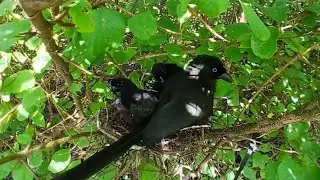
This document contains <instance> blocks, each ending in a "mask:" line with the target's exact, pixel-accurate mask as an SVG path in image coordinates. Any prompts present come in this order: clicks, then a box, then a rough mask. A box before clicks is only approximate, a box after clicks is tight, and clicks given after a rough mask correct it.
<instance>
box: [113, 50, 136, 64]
mask: <svg viewBox="0 0 320 180" xmlns="http://www.w3.org/2000/svg"><path fill="white" fill-rule="evenodd" d="M136 53H137V51H136V50H134V49H126V50H115V51H114V52H113V53H112V57H113V58H114V59H115V60H116V62H117V63H118V64H125V63H127V62H129V61H130V60H131V58H132V57H133V56H134V55H135V54H136Z"/></svg>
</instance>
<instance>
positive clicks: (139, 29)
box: [128, 11, 157, 40]
mask: <svg viewBox="0 0 320 180" xmlns="http://www.w3.org/2000/svg"><path fill="white" fill-rule="evenodd" d="M128 25H129V28H130V31H131V32H132V33H133V34H134V35H135V36H136V37H137V38H139V39H142V40H147V39H149V38H150V37H152V36H153V35H155V34H156V32H157V22H156V20H155V18H154V17H153V15H152V14H151V12H149V11H146V12H141V13H139V14H137V15H135V16H133V17H131V18H130V19H129V20H128Z"/></svg>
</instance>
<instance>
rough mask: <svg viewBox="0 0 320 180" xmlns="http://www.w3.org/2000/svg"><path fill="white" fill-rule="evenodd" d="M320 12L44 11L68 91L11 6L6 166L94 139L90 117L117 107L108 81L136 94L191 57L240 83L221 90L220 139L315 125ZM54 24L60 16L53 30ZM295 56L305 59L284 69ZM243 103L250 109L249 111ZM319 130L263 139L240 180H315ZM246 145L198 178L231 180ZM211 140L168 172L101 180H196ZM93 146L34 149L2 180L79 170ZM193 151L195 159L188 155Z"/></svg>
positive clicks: (291, 4)
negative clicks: (264, 128)
mask: <svg viewBox="0 0 320 180" xmlns="http://www.w3.org/2000/svg"><path fill="white" fill-rule="evenodd" d="M319 4H320V1H319V0H301V1H286V0H270V1H269V0H268V1H257V0H246V1H235V0H228V1H227V0H167V1H161V2H160V1H156V0H144V1H142V0H137V1H130V2H128V1H116V2H112V1H107V3H105V4H101V3H97V2H92V1H88V0H78V1H67V2H66V3H64V4H62V5H60V7H59V8H52V9H45V10H43V11H42V15H43V17H44V18H45V19H46V20H47V21H50V23H52V24H53V25H54V26H53V29H52V35H50V34H47V35H46V37H50V38H53V39H54V40H55V42H56V44H58V46H59V47H60V50H61V52H59V53H61V54H62V55H63V56H64V60H65V61H66V62H65V65H66V66H67V70H68V72H64V73H66V74H68V73H70V75H71V76H70V79H71V81H72V84H71V85H69V84H65V83H64V81H65V80H66V79H64V77H65V76H62V74H63V73H62V74H61V71H60V70H59V68H61V65H59V64H56V61H55V59H54V58H56V57H55V56H57V53H56V54H55V53H54V52H50V51H49V50H48V44H47V43H48V42H47V41H44V39H43V36H41V34H37V31H35V29H34V28H32V26H31V24H32V23H31V21H30V20H29V19H28V18H27V16H26V15H25V14H24V13H23V11H22V9H21V7H20V6H17V4H16V2H15V1H14V0H4V1H2V2H1V4H0V20H1V25H0V96H1V99H0V138H1V141H2V142H3V143H1V145H0V149H1V152H0V162H1V158H2V159H4V158H5V157H8V156H12V155H15V152H20V151H21V152H27V151H28V150H33V149H32V148H33V147H37V145H41V144H43V143H44V142H50V141H53V140H54V139H57V138H63V137H71V136H75V135H79V134H80V135H81V133H85V132H91V133H94V132H96V131H97V128H96V124H95V123H96V122H94V120H93V118H91V117H96V116H97V114H99V112H101V111H102V110H103V109H105V108H109V104H110V103H111V102H112V100H113V98H114V95H113V94H112V93H111V91H110V90H109V88H108V87H107V86H106V85H104V84H103V83H102V79H103V78H111V77H116V76H126V77H129V78H130V79H132V81H133V82H135V83H136V84H137V85H138V86H140V87H141V85H142V82H143V81H145V78H146V77H147V74H148V72H149V71H150V69H151V67H152V65H153V64H154V63H155V62H172V63H177V64H178V65H180V66H183V65H185V64H186V63H187V62H188V60H190V59H191V57H192V56H194V55H196V54H208V55H216V56H218V57H221V58H223V60H224V63H225V65H226V67H227V68H228V69H229V71H230V72H231V74H232V76H233V79H234V83H233V84H230V83H226V82H223V81H218V84H217V89H216V94H215V98H216V100H215V101H216V103H215V107H214V116H213V117H212V118H211V120H212V121H211V124H212V127H213V129H224V128H228V127H233V126H235V125H242V124H250V123H251V124H258V123H259V122H261V121H268V122H269V123H270V124H272V123H273V122H274V121H276V120H277V119H279V118H281V117H283V116H284V115H287V114H289V115H290V114H292V113H295V112H297V111H298V112H299V114H300V115H301V114H302V115H308V114H309V113H310V111H309V110H308V109H307V108H306V106H307V105H310V104H311V105H312V104H317V102H318V99H317V97H319V96H318V95H319V89H320V73H319V72H320V69H319V67H320V63H319V59H320V52H319V47H313V48H314V50H311V51H310V50H308V48H310V47H311V46H312V45H313V44H314V43H315V42H319V40H320V34H319V14H320V5H319ZM57 12H58V13H57ZM242 12H243V14H242ZM58 14H59V15H61V14H64V15H62V16H61V17H60V19H57V18H56V17H59V15H58ZM46 47H47V48H46ZM298 55H301V56H303V57H301V56H299V57H298V58H297V59H296V60H295V61H292V62H293V63H292V64H289V66H288V67H286V64H287V63H289V62H290V60H292V59H294V58H295V57H296V56H298ZM283 67H285V69H284V71H280V70H281V68H283ZM274 73H278V76H277V77H278V78H277V79H275V78H273V79H271V80H272V81H270V83H268V84H267V85H266V87H263V88H265V89H264V90H263V91H262V92H261V93H260V94H258V96H257V97H255V98H254V99H252V100H253V101H252V102H251V101H250V99H251V98H252V97H253V95H254V93H255V92H257V90H258V89H259V88H260V87H261V86H262V85H263V83H264V82H266V81H267V80H269V79H270V78H271V77H272V75H273V74H274ZM72 95H73V96H72ZM74 97H81V98H80V99H81V103H82V105H83V112H84V114H85V116H86V117H88V119H87V120H82V122H79V121H78V119H77V118H78V116H77V111H82V110H81V109H76V106H75V105H74V103H75V101H74V99H72V98H74ZM225 99H226V101H225ZM246 104H249V108H248V109H246V110H244V111H243V109H244V108H245V107H244V105H246ZM299 110H300V111H299ZM318 115H319V114H318ZM110 119H112V118H110ZM113 119H116V118H113ZM319 131H320V130H319V121H318V122H297V123H293V124H289V125H286V126H285V127H284V128H281V129H278V130H276V131H270V132H268V133H265V134H260V135H259V138H258V141H259V143H260V147H259V150H258V152H256V153H254V155H253V156H252V158H251V159H250V160H249V162H248V163H247V164H246V166H245V168H244V170H243V171H242V176H244V177H245V178H247V179H261V178H262V179H272V180H274V179H279V180H283V179H286V180H287V179H308V180H311V179H320V165H319V164H320V162H319V160H320V144H319V139H320V138H319ZM254 136H256V135H252V136H250V137H249V136H248V137H246V138H245V139H248V138H249V139H250V138H254ZM189 138H196V137H194V136H190V137H189ZM238 138H239V139H241V137H238ZM100 139H101V138H100ZM239 139H237V138H235V140H234V141H232V142H230V143H228V144H225V145H224V147H223V148H222V147H221V148H219V149H218V151H217V153H216V158H215V159H214V161H213V162H211V163H208V164H206V166H205V167H204V169H202V177H203V178H217V179H233V177H234V175H235V172H236V169H237V167H238V163H239V158H241V157H242V158H243V157H244V155H245V153H246V149H245V147H247V145H243V143H244V142H246V141H243V139H242V140H239ZM211 140H212V137H211V138H208V139H204V140H199V142H198V141H196V142H194V140H192V142H191V143H189V144H188V143H187V142H189V141H190V139H189V141H187V140H186V142H185V144H183V143H182V147H181V149H182V151H179V150H177V149H176V151H174V149H173V152H176V153H171V154H170V155H169V158H168V159H167V160H165V161H168V163H165V164H166V166H168V167H167V169H166V170H165V168H163V164H164V163H163V162H161V161H162V160H163V158H162V157H157V156H156V157H154V156H155V155H154V154H152V153H151V154H150V155H149V156H148V157H145V156H141V155H140V156H138V157H139V158H136V156H134V155H132V154H131V155H132V157H135V158H129V160H126V161H125V162H124V163H125V165H124V166H125V167H124V166H121V167H120V166H118V164H116V163H115V164H112V165H111V166H109V167H107V169H106V170H105V173H104V174H101V175H100V176H99V179H111V178H113V177H116V176H117V177H119V176H124V177H125V176H129V177H131V176H132V174H134V173H131V174H125V173H124V171H123V170H122V169H121V168H123V169H126V168H132V169H135V170H137V169H138V170H137V171H136V174H135V175H137V176H139V177H140V178H141V179H159V178H160V179H167V178H168V177H172V176H173V175H176V178H177V176H183V175H185V174H190V170H191V171H193V170H195V169H196V168H197V166H198V165H199V164H200V163H201V162H202V161H203V159H205V154H207V153H206V151H207V150H208V147H212V145H211ZM94 142H97V139H96V138H95V137H94V136H91V137H89V136H83V137H80V136H79V137H78V138H75V139H72V140H70V141H68V142H67V143H60V144H59V143H58V144H57V145H58V146H57V147H54V146H48V147H46V148H44V147H42V148H38V149H37V148H36V149H34V151H32V152H31V153H28V154H26V155H27V156H26V158H24V157H23V158H21V160H18V158H19V157H17V158H15V159H14V160H12V161H9V162H6V163H0V179H5V178H6V177H7V176H12V178H13V179H15V180H20V179H24V180H28V179H33V177H34V176H37V177H41V178H50V177H52V176H54V175H55V173H59V172H63V171H64V170H66V169H70V168H72V167H74V166H76V165H77V164H79V163H80V161H79V160H77V159H79V158H81V157H82V155H83V154H85V152H86V153H87V156H89V155H90V154H92V153H94V151H92V150H91V149H90V148H88V147H95V146H97V144H96V143H94ZM208 142H209V143H208ZM192 143H193V145H191V144H192ZM178 144H179V143H178ZM102 146H104V144H103V143H102V145H101V144H99V143H98V147H100V148H101V147H102ZM204 146H205V148H203V149H201V150H199V148H200V147H204ZM195 147H198V148H195ZM178 149H179V148H178ZM188 149H189V151H190V152H192V153H191V154H192V158H186V157H187V156H186V154H184V152H183V151H186V153H187V152H189V151H188ZM135 155H137V154H135ZM138 155H139V154H138ZM184 155H185V156H184ZM189 155H190V154H189ZM130 157H131V156H130ZM177 157H178V158H177ZM137 159H139V160H137ZM159 161H160V162H159ZM183 164H184V165H183ZM130 165H132V166H130ZM188 169H189V170H188ZM119 173H120V174H119Z"/></svg>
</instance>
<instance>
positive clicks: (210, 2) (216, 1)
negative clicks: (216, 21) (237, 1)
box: [198, 0, 229, 18]
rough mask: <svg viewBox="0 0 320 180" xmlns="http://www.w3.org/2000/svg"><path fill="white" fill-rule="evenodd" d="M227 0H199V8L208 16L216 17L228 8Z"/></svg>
mask: <svg viewBox="0 0 320 180" xmlns="http://www.w3.org/2000/svg"><path fill="white" fill-rule="evenodd" d="M228 4H229V0H199V2H198V6H199V8H200V10H201V11H202V12H203V14H205V15H206V16H208V17H211V18H216V17H218V16H219V15H220V14H221V13H223V12H226V11H227V9H228Z"/></svg>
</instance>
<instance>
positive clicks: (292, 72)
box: [284, 67, 309, 82]
mask: <svg viewBox="0 0 320 180" xmlns="http://www.w3.org/2000/svg"><path fill="white" fill-rule="evenodd" d="M284 75H285V77H287V78H290V80H293V79H295V80H300V81H304V82H309V81H308V78H307V75H306V74H305V73H304V72H301V71H300V70H299V69H297V68H294V67H291V68H287V69H286V70H285V71H284Z"/></svg>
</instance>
